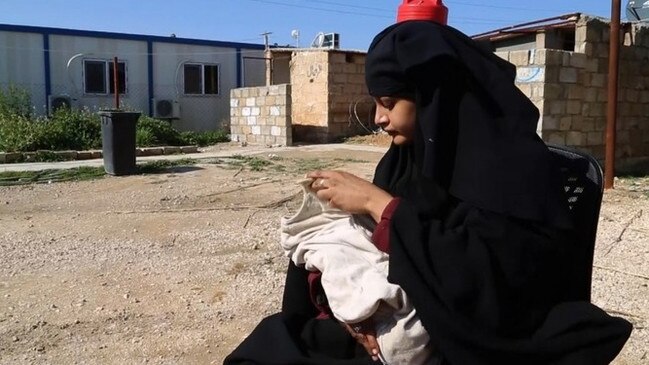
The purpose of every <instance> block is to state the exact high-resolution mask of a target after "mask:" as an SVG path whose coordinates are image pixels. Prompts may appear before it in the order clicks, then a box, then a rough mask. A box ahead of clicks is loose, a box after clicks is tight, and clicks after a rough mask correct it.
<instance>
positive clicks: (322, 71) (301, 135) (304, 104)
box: [290, 49, 373, 143]
mask: <svg viewBox="0 0 649 365" xmlns="http://www.w3.org/2000/svg"><path fill="white" fill-rule="evenodd" d="M290 69H291V76H290V79H291V85H292V87H293V109H292V110H293V114H292V120H293V137H294V140H295V141H300V142H315V143H324V142H332V141H336V140H338V139H340V138H341V137H347V136H353V135H358V134H367V133H368V132H369V131H368V128H369V127H370V126H369V125H368V124H371V120H369V119H370V118H371V117H369V114H370V111H371V108H372V105H373V103H372V100H371V98H370V97H369V95H368V94H367V88H366V87H365V53H361V52H354V51H342V50H329V49H315V50H310V49H305V50H298V51H295V52H293V55H292V57H291V61H290Z"/></svg>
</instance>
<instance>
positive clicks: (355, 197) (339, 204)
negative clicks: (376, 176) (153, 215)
mask: <svg viewBox="0 0 649 365" xmlns="http://www.w3.org/2000/svg"><path fill="white" fill-rule="evenodd" d="M306 176H307V177H308V178H312V179H314V180H313V183H312V184H311V189H313V190H314V191H315V192H316V194H317V195H318V198H320V199H321V200H324V201H328V202H329V204H330V205H331V206H332V207H334V208H338V209H341V210H344V211H346V212H349V213H352V214H358V213H360V214H369V215H371V216H372V218H374V220H375V221H376V222H378V221H379V220H381V214H382V213H383V210H384V209H385V207H386V206H387V205H388V203H390V200H392V195H390V194H388V193H387V192H386V191H384V190H382V189H380V188H379V187H377V186H376V185H374V184H372V183H371V182H369V181H367V180H364V179H361V178H360V177H358V176H356V175H353V174H350V173H348V172H344V171H313V172H310V173H308V174H307V175H306Z"/></svg>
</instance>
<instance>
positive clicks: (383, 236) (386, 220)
mask: <svg viewBox="0 0 649 365" xmlns="http://www.w3.org/2000/svg"><path fill="white" fill-rule="evenodd" d="M399 202H400V199H399V198H394V199H392V200H391V201H390V203H388V205H387V206H386V207H385V209H383V213H381V221H380V222H379V223H378V224H377V225H376V228H374V233H372V242H374V245H375V246H376V248H378V249H379V250H381V251H383V252H385V253H390V220H391V219H392V214H394V211H395V210H396V209H397V206H399Z"/></svg>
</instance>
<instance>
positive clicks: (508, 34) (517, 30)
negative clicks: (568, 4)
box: [471, 13, 581, 41]
mask: <svg viewBox="0 0 649 365" xmlns="http://www.w3.org/2000/svg"><path fill="white" fill-rule="evenodd" d="M579 18H581V13H571V14H564V15H559V16H555V17H552V18H547V19H541V20H535V21H532V22H527V23H522V24H516V25H512V26H509V27H505V28H500V29H496V30H492V31H489V32H485V33H480V34H476V35H473V36H471V38H473V39H475V40H478V41H483V40H489V41H498V40H503V39H507V38H514V37H517V36H519V35H522V34H529V33H536V32H538V31H541V30H548V29H557V28H571V27H574V26H575V25H576V24H577V21H578V20H579Z"/></svg>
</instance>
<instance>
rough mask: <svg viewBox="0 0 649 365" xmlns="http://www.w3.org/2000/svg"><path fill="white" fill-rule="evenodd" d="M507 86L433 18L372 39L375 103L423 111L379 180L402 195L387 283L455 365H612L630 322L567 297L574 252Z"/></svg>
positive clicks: (561, 202)
mask: <svg viewBox="0 0 649 365" xmlns="http://www.w3.org/2000/svg"><path fill="white" fill-rule="evenodd" d="M514 77H515V67H514V66H513V65H511V64H509V63H508V62H506V61H503V60H501V59H500V58H498V57H497V56H495V55H494V54H493V53H491V52H489V51H486V50H484V49H483V48H481V47H479V46H478V45H477V44H476V43H475V42H473V41H472V40H471V39H470V38H468V37H466V36H465V35H463V34H462V33H460V32H458V31H457V30H454V29H452V28H450V27H447V26H443V25H439V24H436V23H432V22H424V21H407V22H402V23H399V24H396V25H393V26H391V27H389V28H387V29H386V30H384V31H383V32H381V33H380V34H378V35H377V36H376V38H375V39H374V41H373V42H372V44H371V46H370V49H369V52H368V55H367V59H366V82H367V86H368V89H369V92H370V94H371V95H373V96H375V97H381V96H395V97H405V98H409V99H412V100H414V101H415V103H416V106H417V120H416V123H417V128H416V129H415V136H414V138H413V143H412V144H410V145H392V146H391V147H390V149H389V150H388V152H387V153H386V155H385V156H384V157H383V159H382V160H381V162H380V163H379V165H378V166H377V169H376V173H375V178H374V183H375V184H376V185H378V186H380V187H382V188H383V189H385V190H387V191H389V192H390V193H392V194H393V195H396V196H399V197H401V198H402V199H401V202H400V203H399V205H398V207H397V208H396V210H395V211H394V213H393V215H392V219H391V225H390V269H389V277H388V279H389V280H390V281H391V282H393V283H396V284H398V285H400V286H401V287H402V288H403V289H404V290H405V292H406V293H407V294H408V296H409V297H410V298H411V300H412V302H413V304H414V306H415V308H416V310H417V314H418V315H419V317H420V319H421V321H422V323H423V325H424V327H425V328H426V330H427V331H428V333H429V335H430V338H431V343H432V345H433V346H435V347H436V348H437V349H438V350H439V351H440V353H441V354H442V356H443V357H444V358H445V361H446V362H447V363H449V364H453V365H455V364H457V365H465V364H471V365H491V364H494V365H496V364H498V365H503V364H512V365H514V364H515V365H520V364H526V365H532V364H534V365H549V364H553V365H558V364H561V365H576V364H580V365H581V364H583V365H602V364H608V363H609V362H610V361H611V360H612V359H613V358H614V357H615V356H616V355H617V353H618V352H619V351H620V350H621V348H622V346H623V345H624V343H625V341H626V339H627V338H628V337H629V334H630V331H631V326H630V324H629V323H628V322H626V321H624V320H622V319H619V318H613V317H610V316H608V315H607V314H606V313H605V312H604V311H602V310H601V309H599V308H597V307H595V306H594V305H592V304H590V303H589V302H588V301H586V300H584V301H583V302H569V299H567V298H569V295H568V293H570V291H571V289H570V288H569V284H567V283H566V282H567V280H566V277H567V276H568V275H569V272H570V271H569V270H568V267H570V266H571V265H572V264H573V263H574V262H575V260H574V257H575V255H576V251H575V247H578V246H579V242H578V240H576V239H575V236H574V235H573V232H572V230H571V227H572V224H571V220H570V216H569V215H568V209H567V206H566V205H567V204H566V198H565V195H564V194H563V192H562V186H561V184H560V181H559V176H560V175H559V173H558V171H557V170H555V169H554V167H553V166H552V159H551V155H550V153H549V151H548V149H547V147H546V146H545V144H544V143H543V141H542V140H541V139H540V138H539V137H538V135H537V134H536V125H537V122H538V119H539V113H538V110H537V109H536V108H535V106H534V105H533V104H532V103H531V102H530V100H529V99H527V97H525V95H523V94H522V93H521V92H520V91H519V90H518V88H517V87H516V86H515V84H514ZM570 298H572V297H570Z"/></svg>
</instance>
